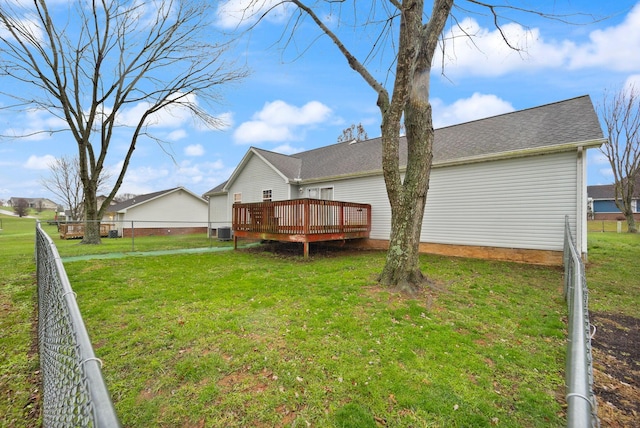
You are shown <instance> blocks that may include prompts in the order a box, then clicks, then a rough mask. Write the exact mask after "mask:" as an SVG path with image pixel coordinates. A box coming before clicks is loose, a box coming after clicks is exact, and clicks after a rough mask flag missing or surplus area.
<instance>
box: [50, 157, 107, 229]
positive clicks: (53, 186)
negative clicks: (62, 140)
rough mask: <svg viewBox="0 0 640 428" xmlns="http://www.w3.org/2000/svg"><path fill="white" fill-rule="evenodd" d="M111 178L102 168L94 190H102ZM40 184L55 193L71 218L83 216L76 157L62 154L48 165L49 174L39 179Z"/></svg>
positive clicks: (82, 199)
mask: <svg viewBox="0 0 640 428" xmlns="http://www.w3.org/2000/svg"><path fill="white" fill-rule="evenodd" d="M110 178H111V173H110V172H109V170H107V169H104V170H102V174H101V176H100V178H99V179H98V186H97V189H96V192H102V191H104V189H105V188H106V184H107V182H108V180H109V179H110ZM40 184H41V185H42V186H43V187H44V188H45V189H47V190H48V191H50V192H51V193H53V194H54V195H56V196H57V197H58V198H59V200H60V201H62V202H63V204H64V205H65V206H66V207H67V208H68V209H69V211H70V217H71V219H72V220H76V221H79V220H82V219H83V218H84V190H83V186H82V179H81V178H80V161H79V160H78V157H77V156H75V157H70V156H63V157H60V158H56V159H55V161H54V162H52V163H51V164H50V165H49V175H48V176H47V177H43V178H41V179H40Z"/></svg>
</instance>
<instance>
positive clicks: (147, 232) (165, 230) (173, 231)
mask: <svg viewBox="0 0 640 428" xmlns="http://www.w3.org/2000/svg"><path fill="white" fill-rule="evenodd" d="M131 230H133V231H134V232H133V233H134V237H138V236H170V235H194V234H197V233H202V234H204V235H206V234H207V228H206V227H141V228H139V229H138V228H134V229H131V228H125V229H122V237H123V238H131Z"/></svg>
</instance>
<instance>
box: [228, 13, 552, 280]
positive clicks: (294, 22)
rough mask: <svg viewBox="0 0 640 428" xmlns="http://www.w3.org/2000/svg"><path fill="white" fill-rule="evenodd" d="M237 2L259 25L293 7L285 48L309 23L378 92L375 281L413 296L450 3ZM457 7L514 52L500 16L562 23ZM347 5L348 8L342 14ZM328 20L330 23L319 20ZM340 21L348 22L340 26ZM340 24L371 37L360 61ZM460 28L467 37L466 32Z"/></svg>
mask: <svg viewBox="0 0 640 428" xmlns="http://www.w3.org/2000/svg"><path fill="white" fill-rule="evenodd" d="M238 3H239V4H242V5H244V6H245V7H244V8H243V9H242V10H240V11H237V10H236V11H235V12H240V17H241V18H242V19H244V20H246V21H251V20H254V19H258V20H261V19H262V18H263V17H264V16H266V15H267V14H268V13H269V12H270V11H272V10H275V9H278V10H280V11H281V10H282V9H280V8H281V7H283V6H284V7H285V8H286V7H287V6H290V7H291V6H292V9H294V12H293V13H292V16H291V18H290V19H289V20H288V21H287V22H288V24H287V27H286V30H285V31H287V30H288V31H290V32H291V35H290V36H286V35H284V34H283V37H282V39H281V40H282V41H283V43H284V44H285V46H297V44H296V43H295V42H294V40H293V39H294V35H295V32H296V31H297V30H298V29H299V28H300V27H301V26H302V25H303V22H304V21H305V19H306V18H309V19H310V20H311V21H312V22H313V23H314V25H315V26H316V27H317V28H318V29H319V30H320V32H321V34H322V35H324V36H326V37H328V38H329V39H330V40H331V41H332V42H333V44H334V45H335V47H336V48H337V49H338V50H339V52H340V53H341V54H342V55H343V56H344V58H345V59H346V61H347V63H348V65H349V67H351V69H353V70H354V71H355V72H356V73H358V74H359V75H360V76H361V77H362V79H363V80H364V81H365V82H366V83H367V84H368V85H369V86H370V87H371V88H372V89H373V91H374V92H375V93H376V95H377V106H378V108H379V110H380V115H381V119H382V120H381V133H382V137H381V138H382V170H383V175H384V181H385V184H386V190H387V196H388V199H389V202H390V205H391V236H390V239H389V250H388V252H387V258H386V262H385V266H384V268H383V270H382V273H381V274H380V277H379V281H380V282H381V283H382V284H383V285H388V286H391V287H394V288H396V289H398V290H401V291H409V292H415V291H417V290H418V289H420V288H421V286H422V283H423V280H424V277H423V274H422V272H421V270H420V265H419V260H418V255H419V244H420V234H421V231H422V222H423V217H424V210H425V203H426V200H427V191H428V189H429V177H430V173H431V163H432V158H433V151H432V149H433V136H434V130H433V123H432V111H431V104H430V101H429V98H430V95H429V92H430V72H431V66H432V63H433V59H434V55H435V52H436V49H437V48H438V46H439V45H440V46H442V47H443V48H444V42H445V41H444V40H442V38H441V36H442V34H443V30H444V28H445V25H446V23H447V22H448V21H449V20H450V19H451V22H452V23H453V24H454V25H455V23H456V22H457V20H456V19H455V17H454V16H453V15H452V11H453V8H454V0H433V2H432V7H431V11H429V10H428V7H427V5H425V2H424V0H383V1H376V2H357V1H353V2H345V1H341V0H336V1H316V0H308V1H304V0H281V1H267V0H251V1H243V2H238ZM463 3H466V5H467V6H468V7H469V8H467V9H462V7H461V6H460V5H459V4H463ZM455 4H456V6H457V7H458V9H459V10H460V11H463V12H464V13H468V12H470V11H471V8H474V10H475V13H482V14H485V15H488V16H490V18H491V19H492V20H493V23H494V25H495V26H496V28H497V29H498V30H499V31H500V34H501V35H502V37H503V40H504V41H505V43H506V44H507V45H508V46H509V47H511V48H512V49H515V50H519V48H518V47H517V46H515V45H513V44H511V43H510V42H509V40H508V39H507V37H506V34H505V33H504V32H503V31H502V28H501V24H502V22H504V21H511V20H509V19H508V17H506V18H505V17H504V16H503V13H504V12H505V11H506V12H508V11H511V12H514V14H515V15H518V14H521V13H532V14H535V15H538V16H547V17H551V18H554V19H558V20H561V21H564V19H565V18H564V17H562V16H552V15H548V14H545V13H542V12H538V11H535V10H530V9H526V8H521V7H517V6H514V5H512V4H510V3H509V2H503V3H501V4H499V3H494V2H489V3H487V2H484V1H480V0H465V1H464V2H463V1H460V2H458V1H456V2H455ZM345 5H346V6H347V7H345V8H344V9H342V7H343V6H345ZM327 16H329V17H331V19H327V20H325V19H323V18H325V17H327ZM343 17H346V19H345V21H346V20H348V22H346V23H345V22H343V21H342V19H343ZM343 26H346V27H348V28H351V29H356V28H357V29H358V30H359V31H362V32H363V33H367V34H368V36H367V37H366V39H367V40H371V45H370V46H369V47H368V48H367V51H366V52H365V53H364V54H363V55H362V56H361V58H358V56H357V55H356V50H354V49H350V48H349V47H348V46H347V43H346V42H347V41H350V42H353V39H354V38H353V37H344V38H341V37H340V36H339V34H338V31H340V29H341V28H342V27H343ZM334 30H335V31H334ZM461 30H462V32H463V33H465V30H464V29H462V28H461ZM465 34H466V35H467V37H473V35H471V34H467V33H465ZM359 38H360V37H359ZM364 38H365V37H362V39H364ZM304 50H306V49H304ZM387 50H393V54H392V55H390V54H388V53H387V52H386V51H387ZM376 56H377V57H378V58H380V61H381V64H382V63H384V61H385V59H387V60H388V59H389V58H390V60H389V61H390V62H389V63H388V67H387V69H386V73H387V76H386V79H387V80H388V81H386V82H384V83H382V82H380V81H379V80H378V79H377V78H376V76H375V75H374V70H375V67H376V66H372V63H373V62H374V61H373V60H372V58H373V57H376ZM384 64H385V65H383V67H386V64H387V63H384ZM378 67H379V66H378ZM391 81H392V82H391ZM387 86H389V88H387ZM403 126H404V133H405V136H406V143H407V153H408V156H407V163H406V168H405V169H404V171H403V170H402V169H401V166H402V165H401V159H400V133H401V130H402V127H403Z"/></svg>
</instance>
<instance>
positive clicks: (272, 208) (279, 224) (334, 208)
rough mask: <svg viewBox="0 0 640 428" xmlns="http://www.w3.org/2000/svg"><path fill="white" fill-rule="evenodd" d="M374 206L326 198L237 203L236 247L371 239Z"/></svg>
mask: <svg viewBox="0 0 640 428" xmlns="http://www.w3.org/2000/svg"><path fill="white" fill-rule="evenodd" d="M370 232H371V205H369V204H357V203H353V202H341V201H327V200H323V199H291V200H287V201H271V202H255V203H246V204H243V203H236V204H233V233H234V246H235V247H237V243H238V238H247V239H263V240H271V241H282V242H302V243H303V244H304V256H305V257H308V256H309V243H310V242H321V241H336V240H340V241H341V240H345V239H357V238H368V237H369V233H370Z"/></svg>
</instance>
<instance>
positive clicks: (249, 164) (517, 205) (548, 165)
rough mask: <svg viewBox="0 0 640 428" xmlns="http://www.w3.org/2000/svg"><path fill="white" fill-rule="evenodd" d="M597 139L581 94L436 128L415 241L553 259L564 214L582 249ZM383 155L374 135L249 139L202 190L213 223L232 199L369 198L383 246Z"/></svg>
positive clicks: (376, 241) (441, 250)
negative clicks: (235, 161)
mask: <svg viewBox="0 0 640 428" xmlns="http://www.w3.org/2000/svg"><path fill="white" fill-rule="evenodd" d="M603 142H604V139H603V135H602V130H601V128H600V123H599V121H598V117H597V115H596V113H595V111H594V108H593V104H592V102H591V99H590V98H589V97H588V96H581V97H577V98H573V99H569V100H565V101H560V102H556V103H552V104H547V105H543V106H539V107H534V108H530V109H526V110H521V111H516V112H512V113H507V114H502V115H499V116H494V117H489V118H486V119H481V120H476V121H472V122H468V123H463V124H459V125H454V126H448V127H445V128H441V129H437V130H436V131H435V140H434V145H433V155H434V156H433V168H432V171H431V178H430V183H429V191H428V194H427V203H426V209H425V215H424V222H423V227H422V235H421V246H420V249H421V251H424V252H431V253H438V254H446V255H457V256H465V257H466V256H468V257H481V258H490V259H502V260H513V261H520V262H527V263H538V264H560V263H561V262H562V261H561V260H562V259H561V253H562V249H563V230H564V224H565V216H568V218H569V222H570V225H571V228H572V232H573V235H574V237H576V240H577V245H578V248H579V249H580V250H581V251H582V252H583V253H586V248H587V246H586V222H585V221H586V207H587V194H586V159H587V156H586V150H587V149H589V148H593V147H599V146H600V145H601V144H602V143H603ZM400 143H401V145H400V147H401V150H400V157H401V158H400V162H401V165H406V157H407V147H406V140H405V139H404V138H403V137H401V138H400ZM381 159H382V141H381V139H380V138H374V139H370V140H366V141H360V142H344V143H338V144H332V145H328V146H325V147H320V148H317V149H313V150H309V151H305V152H301V153H296V154H292V155H284V154H280V153H275V152H271V151H268V150H263V149H259V148H256V147H251V148H250V149H249V150H248V151H247V153H246V154H245V156H244V157H243V159H242V160H241V162H240V164H239V165H238V166H237V168H236V169H235V170H234V172H233V173H232V174H231V176H230V177H229V179H228V180H227V181H225V182H224V183H221V184H220V185H218V186H217V187H215V188H213V189H211V190H210V191H208V192H206V193H205V195H204V196H205V197H208V198H209V217H210V218H209V219H210V222H211V223H210V224H211V225H212V227H213V228H217V227H230V226H231V224H232V218H231V216H232V206H233V204H234V203H247V202H262V201H284V200H292V199H299V198H318V199H328V200H337V201H348V202H355V203H363V204H370V205H371V233H370V236H369V239H367V240H366V242H365V243H364V244H366V245H367V246H370V247H377V248H384V246H385V244H386V243H387V242H388V239H389V235H390V224H391V207H390V205H389V201H388V198H387V194H386V190H385V184H384V179H383V175H382V161H381Z"/></svg>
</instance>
